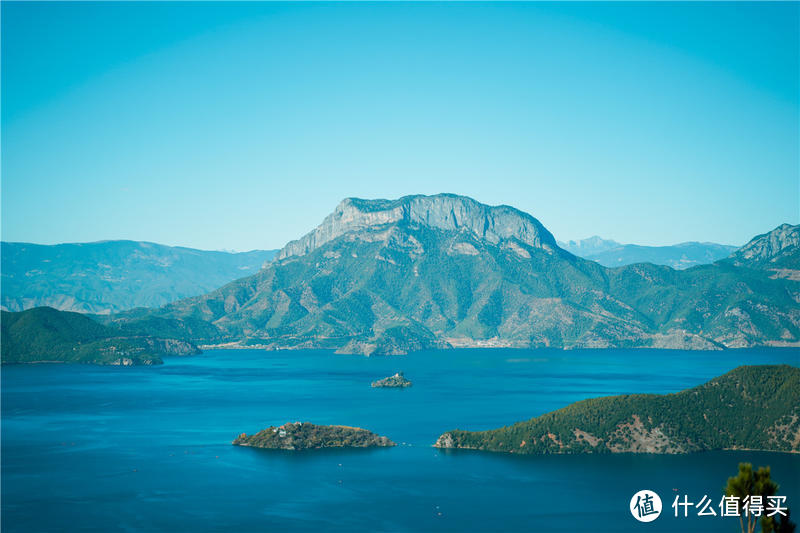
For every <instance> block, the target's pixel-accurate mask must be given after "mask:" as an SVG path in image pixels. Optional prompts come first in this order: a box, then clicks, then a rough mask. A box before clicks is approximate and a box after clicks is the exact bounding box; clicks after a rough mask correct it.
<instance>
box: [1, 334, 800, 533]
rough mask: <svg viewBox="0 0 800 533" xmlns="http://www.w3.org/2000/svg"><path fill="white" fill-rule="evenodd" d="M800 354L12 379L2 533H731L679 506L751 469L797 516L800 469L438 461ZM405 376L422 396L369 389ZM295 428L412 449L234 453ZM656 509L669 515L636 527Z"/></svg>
mask: <svg viewBox="0 0 800 533" xmlns="http://www.w3.org/2000/svg"><path fill="white" fill-rule="evenodd" d="M768 363H769V364H772V363H789V364H792V365H800V350H796V349H754V350H731V351H725V352H688V351H667V350H574V351H557V350H535V351H526V350H503V349H481V350H444V351H433V352H421V353H415V354H411V355H408V356H396V357H373V358H365V357H361V356H349V355H335V354H333V353H332V352H329V351H314V350H308V351H279V352H265V351H259V350H211V351H208V352H206V353H204V354H203V355H200V356H194V357H187V358H170V359H167V360H166V364H164V365H163V366H158V367H97V366H66V365H30V366H9V367H3V369H2V530H3V531H4V532H26V533H30V532H44V531H48V532H50V531H97V532H103V533H109V532H115V531H126V532H131V531H144V532H175V531H189V532H205V531H220V532H232V531H236V532H250V531H289V532H291V531H312V530H313V531H349V532H353V531H408V532H417V531H419V532H427V531H432V532H434V531H480V532H484V531H487V532H488V531H522V530H529V531H565V532H566V531H570V532H576V531H585V532H592V533H594V532H605V531H608V532H612V531H614V532H618V531H645V530H646V531H681V532H685V531H703V532H708V531H720V532H723V531H729V532H735V531H738V527H739V526H738V519H736V518H722V517H696V516H695V517H694V518H692V517H690V518H682V517H681V518H675V517H674V516H673V511H672V509H671V507H670V505H671V503H672V501H673V499H674V497H675V495H676V494H681V495H683V494H686V495H688V497H689V500H690V501H699V500H700V499H701V498H702V497H703V496H704V495H708V496H709V497H711V498H712V499H713V500H714V501H715V504H716V502H718V501H719V498H720V495H721V489H722V487H723V486H724V485H725V482H726V480H727V477H728V476H732V475H735V473H736V470H737V465H738V463H739V462H740V461H748V462H752V463H753V464H754V465H770V466H771V467H772V474H773V478H774V479H775V480H776V481H778V483H780V485H781V488H780V489H779V491H778V493H779V494H781V495H785V496H787V498H788V504H789V506H790V507H794V508H796V509H797V510H796V511H795V521H797V519H798V517H800V455H798V454H778V453H766V452H707V453H699V454H693V455H683V456H658V455H631V454H620V455H594V456H593V455H584V456H514V455H506V454H496V453H482V452H475V451H466V450H463V451H462V450H456V451H440V450H437V449H434V448H432V447H431V445H432V444H433V442H435V440H436V438H437V437H438V436H439V435H440V434H441V433H443V432H444V431H446V430H449V429H455V428H459V429H469V430H481V429H489V428H495V427H499V426H502V425H506V424H510V423H513V422H517V421H520V420H525V419H528V418H531V417H533V416H537V415H540V414H542V413H545V412H548V411H552V410H554V409H558V408H560V407H563V406H565V405H567V404H568V403H570V402H574V401H577V400H581V399H584V398H589V397H596V396H604V395H610V394H623V393H637V392H652V393H668V392H676V391H679V390H682V389H685V388H689V387H692V386H695V385H699V384H701V383H703V382H705V381H708V380H709V379H710V378H712V377H715V376H718V375H720V374H723V373H725V372H727V371H729V370H731V369H733V368H734V367H736V366H738V365H741V364H768ZM397 371H403V372H405V375H406V377H407V378H409V379H410V380H412V381H413V382H414V386H413V387H411V388H409V389H373V388H370V382H372V381H373V380H376V379H379V378H382V377H385V376H388V375H391V374H393V373H395V372H397ZM289 421H308V422H314V423H317V424H344V425H351V426H358V427H363V428H366V429H369V430H372V431H374V432H376V433H379V434H381V435H386V436H388V437H389V438H391V439H392V440H394V441H395V442H397V443H398V444H399V446H397V447H394V448H379V449H370V450H319V451H305V452H286V451H272V450H258V449H251V448H241V447H234V446H231V444H230V443H231V441H232V440H233V439H234V438H235V437H236V436H237V435H238V434H240V433H242V432H246V433H248V434H252V433H254V432H256V431H258V430H260V429H263V428H265V427H267V426H269V425H279V424H283V423H285V422H289ZM640 489H651V490H654V491H656V492H657V493H658V494H659V495H661V498H662V500H663V503H664V510H663V512H662V515H661V516H660V517H659V518H658V519H657V520H656V521H654V522H652V523H649V524H643V523H639V522H637V521H636V520H634V519H633V517H632V516H631V514H630V512H629V510H628V505H629V501H630V499H631V496H632V495H633V494H634V493H635V492H637V491H638V490H640Z"/></svg>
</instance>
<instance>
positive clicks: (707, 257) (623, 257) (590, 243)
mask: <svg viewBox="0 0 800 533" xmlns="http://www.w3.org/2000/svg"><path fill="white" fill-rule="evenodd" d="M558 245H559V246H560V247H561V248H563V249H565V250H567V251H568V252H571V253H573V254H575V255H577V256H578V257H583V258H584V259H591V260H592V261H597V262H598V263H600V264H601V265H603V266H607V267H618V266H625V265H631V264H633V263H653V264H654V265H666V266H670V267H672V268H675V269H678V270H682V269H686V268H689V267H693V266H697V265H705V264H708V263H713V262H714V261H718V260H720V259H724V258H726V257H728V256H729V255H730V254H731V253H733V252H734V251H736V250H737V249H738V248H739V247H738V246H730V245H727V244H716V243H713V242H684V243H681V244H674V245H672V246H640V245H638V244H620V243H618V242H616V241H612V240H608V239H603V238H601V237H598V236H594V237H589V238H588V239H582V240H580V241H568V242H561V241H558Z"/></svg>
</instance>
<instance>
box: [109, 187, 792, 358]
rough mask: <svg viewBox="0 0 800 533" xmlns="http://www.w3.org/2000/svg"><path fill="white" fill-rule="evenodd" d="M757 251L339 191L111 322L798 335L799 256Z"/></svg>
mask: <svg viewBox="0 0 800 533" xmlns="http://www.w3.org/2000/svg"><path fill="white" fill-rule="evenodd" d="M790 228H791V227H790ZM790 233H791V232H790ZM759 239H762V240H764V239H766V240H768V241H770V242H772V241H776V242H777V243H778V244H777V245H776V246H771V247H768V248H767V249H766V250H764V251H763V253H762V255H766V256H770V259H769V260H768V261H770V264H773V263H774V260H776V258H784V259H781V261H780V264H791V261H789V259H786V258H791V257H796V256H798V255H800V248H799V247H798V246H796V245H795V244H793V243H792V241H791V240H786V239H784V240H781V239H782V237H781V236H780V235H779V236H777V237H776V236H775V235H771V234H768V235H766V236H760V237H759ZM754 242H755V240H754ZM756 248H758V247H757V246H756ZM759 249H761V248H759ZM760 257H761V256H760ZM762 265H763V262H761V261H759V262H754V263H752V264H751V263H748V260H747V259H743V260H742V261H738V262H736V263H734V262H732V261H720V262H717V263H714V264H710V265H701V266H697V267H693V268H689V269H686V270H681V271H676V270H674V269H672V268H669V267H666V266H657V265H653V264H647V263H641V264H634V265H628V266H625V267H620V268H606V267H603V266H601V265H599V264H597V263H596V262H594V261H588V260H585V259H581V258H579V257H576V256H574V255H572V254H570V253H569V252H566V251H565V250H562V249H561V248H559V247H558V245H557V244H556V241H555V239H554V238H553V236H552V235H551V234H550V233H549V232H548V231H547V230H546V229H545V228H544V227H543V226H542V225H541V224H540V223H539V222H538V221H536V219H534V218H533V217H531V216H530V215H528V214H526V213H522V212H520V211H517V210H515V209H513V208H510V207H508V206H497V207H490V206H485V205H483V204H480V203H478V202H475V201H474V200H472V199H469V198H465V197H459V196H454V195H437V196H414V197H407V198H402V199H400V200H396V201H393V202H386V201H375V202H371V201H368V200H345V201H344V202H342V204H341V205H340V206H339V207H337V209H336V210H335V211H334V213H333V214H331V215H330V216H329V217H328V218H326V220H325V221H324V222H323V223H322V224H321V225H320V226H319V227H318V228H317V229H316V230H314V231H313V232H311V233H309V234H308V235H306V236H305V237H303V238H302V239H300V240H298V241H293V242H291V243H289V244H287V246H286V247H285V248H284V249H283V250H281V252H280V253H279V254H278V256H277V258H276V260H275V261H273V262H272V263H270V264H269V265H267V266H266V267H265V268H264V269H263V270H261V271H259V272H258V273H257V274H255V275H253V276H250V277H246V278H243V279H240V280H236V281H234V282H231V283H229V284H227V285H225V286H223V287H221V288H220V289H218V290H215V291H213V292H211V293H209V294H206V295H203V296H198V297H194V298H188V299H184V300H180V301H178V302H175V303H172V304H169V305H167V306H165V307H163V308H161V309H157V310H137V311H132V312H128V313H122V314H119V315H115V316H113V317H110V319H109V322H110V323H116V324H121V325H125V327H127V328H135V329H136V330H137V331H141V332H147V331H148V329H149V328H156V329H155V331H158V332H159V334H160V335H170V336H177V337H179V338H185V339H187V340H191V341H193V342H197V343H199V344H216V343H228V342H232V343H236V344H239V345H245V346H262V347H266V348H296V347H308V348H334V349H337V350H339V351H341V352H347V353H364V354H371V353H375V354H399V353H405V352H408V351H416V350H424V349H430V348H440V347H446V346H461V347H475V346H498V347H517V348H537V347H558V348H605V347H659V348H677V349H721V348H739V347H747V346H759V345H762V346H764V345H766V346H793V345H794V346H797V345H800V305H798V294H800V283H799V282H798V280H800V277H798V280H795V279H794V278H793V277H792V276H793V274H791V272H797V273H798V274H800V271H791V272H790V273H789V274H786V275H781V276H776V275H775V273H774V272H773V271H772V270H770V269H764V268H762Z"/></svg>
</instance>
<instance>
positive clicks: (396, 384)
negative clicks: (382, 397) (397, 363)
mask: <svg viewBox="0 0 800 533" xmlns="http://www.w3.org/2000/svg"><path fill="white" fill-rule="evenodd" d="M411 385H412V383H411V381H409V380H407V379H406V378H405V376H403V373H402V372H398V373H397V374H395V375H394V376H389V377H388V378H383V379H379V380H378V381H373V382H372V387H375V388H384V387H389V388H405V387H410V386H411Z"/></svg>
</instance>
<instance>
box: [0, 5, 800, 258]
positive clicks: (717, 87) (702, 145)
mask: <svg viewBox="0 0 800 533" xmlns="http://www.w3.org/2000/svg"><path fill="white" fill-rule="evenodd" d="M0 9H1V10H2V12H1V13H0V14H1V15H2V28H1V29H2V38H1V39H2V42H1V43H0V44H1V45H2V58H1V59H2V67H1V69H2V71H1V73H0V74H1V75H2V78H1V79H0V90H1V92H2V101H1V104H2V105H1V106H0V130H1V131H0V133H2V143H1V146H0V149H1V155H2V167H1V168H0V171H1V172H2V178H1V179H2V181H1V182H0V194H2V239H3V240H6V241H24V242H36V243H43V244H53V243H60V242H85V241H97V240H106V239H133V240H147V241H153V242H159V243H163V244H169V245H182V246H190V247H195V248H202V249H226V250H239V251H241V250H250V249H259V248H260V249H273V248H280V247H281V246H283V245H284V244H285V243H286V242H287V241H289V240H292V239H296V238H298V237H300V236H302V235H303V234H305V233H306V232H308V231H310V230H311V229H313V228H314V227H315V226H316V225H318V224H319V223H320V222H321V221H322V219H323V218H324V217H325V216H326V215H327V214H328V213H330V212H331V211H332V210H333V209H334V207H335V206H336V205H337V204H338V203H339V202H340V201H341V200H342V199H343V198H346V197H360V198H398V197H400V196H404V195H408V194H436V193H440V192H450V193H456V194H463V195H467V196H471V197H473V198H475V199H476V200H478V201H481V202H484V203H487V204H492V205H498V204H508V205H511V206H514V207H516V208H519V209H521V210H523V211H526V212H528V213H530V214H531V215H533V216H534V217H536V218H538V219H539V220H540V221H541V222H542V223H543V224H544V225H545V226H546V227H547V228H548V229H549V230H550V231H551V232H552V233H553V234H554V235H555V236H556V238H558V239H561V240H569V239H579V238H584V237H588V236H591V235H600V236H602V237H605V238H612V239H614V240H617V241H619V242H623V243H636V244H648V245H665V244H674V243H678V242H684V241H711V242H719V243H724V244H736V245H740V244H744V243H745V242H747V241H748V240H749V239H750V238H752V237H753V236H754V235H757V234H760V233H764V232H767V231H769V230H771V229H772V228H774V227H776V226H778V225H779V224H781V223H783V222H789V223H792V224H797V223H798V222H800V169H799V168H798V166H799V165H800V155H799V154H798V152H799V151H800V138H799V136H798V135H799V134H798V132H799V131H800V124H799V117H800V109H799V108H800V104H799V100H800V82H799V81H798V80H799V78H800V75H799V73H798V70H799V69H800V66H799V65H800V58H799V54H800V36H799V35H800V30H799V26H800V4H798V3H796V2H795V3H757V4H750V3H690V2H680V3H666V2H654V3H613V4H606V3H491V4H489V3H478V2H475V3H256V2H244V3H213V2H199V3H194V2H178V3H144V2H134V3H123V2H106V3H78V2H55V3H44V2H26V3H15V2H6V1H3V2H2V4H0Z"/></svg>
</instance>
